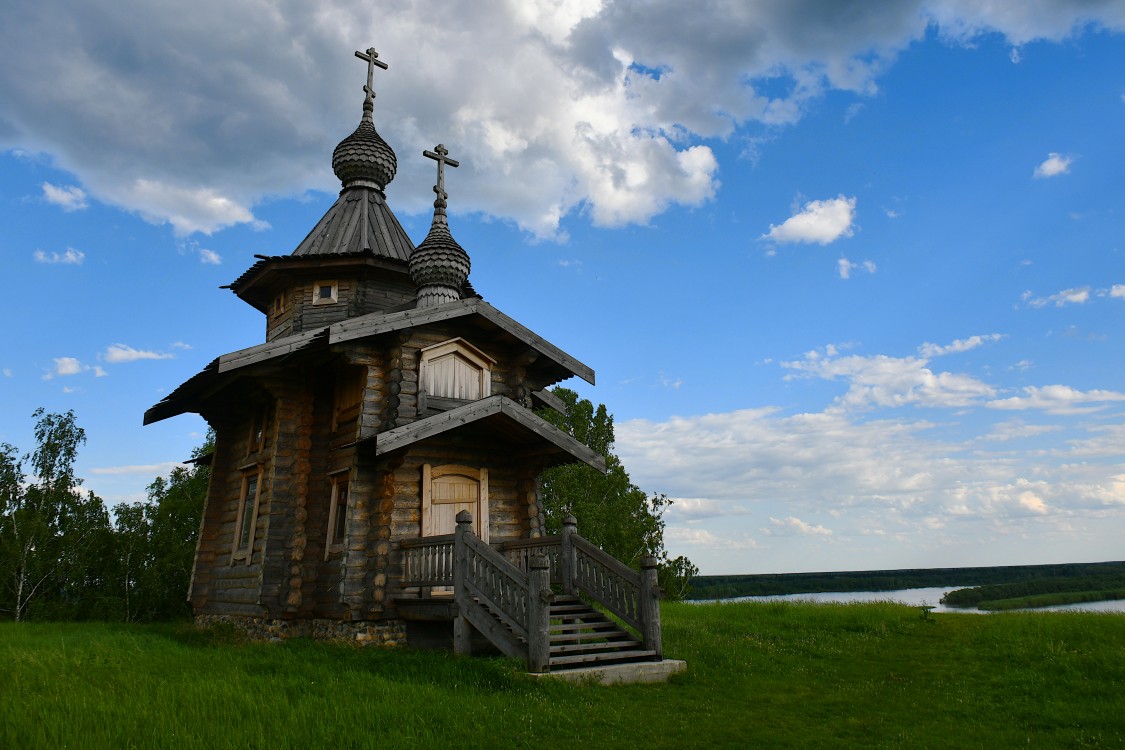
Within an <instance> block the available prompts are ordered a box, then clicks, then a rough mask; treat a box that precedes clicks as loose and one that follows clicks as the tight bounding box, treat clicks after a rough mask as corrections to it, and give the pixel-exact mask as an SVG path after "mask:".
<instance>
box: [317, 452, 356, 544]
mask: <svg viewBox="0 0 1125 750" xmlns="http://www.w3.org/2000/svg"><path fill="white" fill-rule="evenodd" d="M329 481H331V482H332V494H331V500H330V501H329V503H328V533H327V534H326V535H325V538H324V559H325V560H327V559H328V557H329V555H332V554H335V553H337V552H343V551H344V540H345V539H346V538H347V532H348V518H347V508H348V505H349V504H350V503H351V471H349V470H347V469H344V470H342V471H338V472H335V473H334V474H330V475H329ZM341 486H343V487H344V488H345V490H344V493H345V494H344V514H345V515H344V533H343V534H342V535H341V536H340V538H338V539H337V538H336V524H337V522H338V517H337V514H338V513H339V511H340V505H339V500H340V487H341Z"/></svg>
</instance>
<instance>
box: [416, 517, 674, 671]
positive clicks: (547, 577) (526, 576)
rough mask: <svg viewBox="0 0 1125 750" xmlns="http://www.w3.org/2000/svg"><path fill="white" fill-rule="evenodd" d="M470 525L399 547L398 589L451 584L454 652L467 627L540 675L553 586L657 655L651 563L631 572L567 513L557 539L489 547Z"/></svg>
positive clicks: (462, 647)
mask: <svg viewBox="0 0 1125 750" xmlns="http://www.w3.org/2000/svg"><path fill="white" fill-rule="evenodd" d="M471 522H472V516H471V515H469V513H468V512H467V511H462V512H461V513H459V514H458V515H457V531H456V532H455V533H453V534H446V535H443V536H435V537H424V538H422V539H404V540H402V541H401V542H400V543H399V546H400V549H401V550H402V553H403V580H402V585H403V586H404V587H413V586H418V587H427V586H450V585H452V586H453V589H454V601H455V602H456V604H457V610H458V615H457V616H456V617H455V619H454V648H455V650H456V651H458V653H468V652H469V650H470V646H469V640H470V639H469V633H470V631H469V627H468V626H469V625H471V626H472V627H474V628H476V629H477V630H479V631H481V632H482V633H483V634H484V635H485V636H487V637H488V638H489V640H491V641H492V642H493V643H495V644H496V646H497V647H498V648H500V649H501V650H502V651H503V652H504V653H506V654H508V655H509V656H512V657H514V658H522V659H526V660H527V663H528V669H529V670H530V671H532V672H542V671H547V670H548V669H549V664H548V661H549V659H548V656H549V653H550V635H549V621H548V620H549V607H550V602H551V600H552V598H553V597H554V592H553V590H552V589H551V585H552V584H554V585H556V586H558V587H559V588H560V589H561V590H562V592H563V593H564V594H569V595H574V596H586V597H587V598H589V599H591V600H593V601H594V602H596V603H598V604H600V605H601V606H603V607H605V608H606V609H607V610H609V612H611V613H612V614H613V615H615V616H616V617H617V618H618V619H620V620H621V621H622V622H623V623H625V625H626V626H628V627H629V628H631V629H633V630H635V631H636V632H637V634H638V635H639V636H640V637H641V641H642V643H643V644H644V648H645V649H646V650H650V651H654V652H655V653H656V656H657V658H658V659H659V658H661V656H662V650H663V649H662V644H661V634H660V589H659V586H658V585H657V573H656V558H654V557H651V556H650V557H645V558H643V559H642V560H641V570H640V571H639V572H638V571H636V570H633V569H632V568H630V567H629V566H627V565H625V564H624V563H622V562H621V561H620V560H617V559H616V558H614V557H612V556H611V555H609V554H608V553H606V552H605V551H603V550H601V549H599V548H598V547H597V546H595V545H594V544H592V543H591V542H590V541H588V540H587V539H585V538H583V537H581V536H579V535H578V531H577V522H576V521H575V519H574V517H573V516H568V517H567V518H566V519H565V520H564V521H563V530H562V534H560V535H558V536H553V537H540V538H538V539H519V540H513V541H507V542H501V543H499V544H495V545H492V546H489V545H487V544H485V543H484V542H482V541H481V540H480V539H479V538H477V536H476V535H475V534H473V532H472V530H471Z"/></svg>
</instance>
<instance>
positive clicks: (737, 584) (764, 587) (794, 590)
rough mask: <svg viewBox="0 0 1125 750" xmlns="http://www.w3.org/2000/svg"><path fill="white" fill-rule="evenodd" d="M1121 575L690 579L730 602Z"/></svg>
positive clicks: (939, 573)
mask: <svg viewBox="0 0 1125 750" xmlns="http://www.w3.org/2000/svg"><path fill="white" fill-rule="evenodd" d="M1123 573H1125V563H1121V562H1108V563H1064V564H1061V565H1007V566H998V567H987V568H909V569H903V570H864V571H844V572H836V573H832V572H825V573H778V574H766V575H727V576H696V577H694V578H692V579H691V598H692V599H697V600H700V599H731V598H734V597H738V596H769V595H781V594H811V593H816V592H821V591H825V592H827V591H897V590H898V589H914V588H927V587H932V586H984V585H997V584H1009V583H1022V582H1032V581H1036V580H1041V579H1044V578H1053V579H1059V580H1070V579H1076V578H1080V577H1087V576H1095V577H1096V576H1100V575H1117V574H1123ZM952 606H961V605H952ZM965 606H974V605H965Z"/></svg>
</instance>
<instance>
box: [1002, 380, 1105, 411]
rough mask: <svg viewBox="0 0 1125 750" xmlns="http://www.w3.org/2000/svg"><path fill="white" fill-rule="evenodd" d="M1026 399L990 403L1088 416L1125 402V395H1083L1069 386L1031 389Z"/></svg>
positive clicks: (1008, 407)
mask: <svg viewBox="0 0 1125 750" xmlns="http://www.w3.org/2000/svg"><path fill="white" fill-rule="evenodd" d="M1023 394H1024V395H1022V396H1012V397H1010V398H1002V399H995V400H992V401H989V402H987V404H986V405H987V406H988V407H989V408H991V409H1006V410H1019V411H1022V410H1025V409H1039V410H1042V411H1045V412H1047V413H1048V414H1088V413H1090V412H1095V411H1100V410H1102V409H1105V408H1106V407H1107V406H1109V405H1110V404H1111V403H1114V402H1120V401H1125V393H1118V392H1117V391H1109V390H1091V391H1080V390H1077V389H1075V388H1071V387H1070V386H1066V385H1047V386H1043V387H1037V386H1027V387H1025V388H1024V389H1023Z"/></svg>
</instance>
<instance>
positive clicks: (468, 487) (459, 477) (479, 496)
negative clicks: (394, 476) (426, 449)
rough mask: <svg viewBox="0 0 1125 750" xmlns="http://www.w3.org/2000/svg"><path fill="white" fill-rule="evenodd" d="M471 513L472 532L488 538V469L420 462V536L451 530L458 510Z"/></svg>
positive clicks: (453, 527)
mask: <svg viewBox="0 0 1125 750" xmlns="http://www.w3.org/2000/svg"><path fill="white" fill-rule="evenodd" d="M463 510H467V511H469V513H471V514H472V516H473V533H474V534H476V535H477V536H478V537H480V538H481V540H482V541H485V542H487V541H488V469H474V468H472V467H469V466H460V465H457V464H446V465H444V466H431V465H430V464H423V465H422V536H438V535H440V534H452V533H453V532H454V530H455V529H456V528H457V514H458V513H460V512H461V511H463Z"/></svg>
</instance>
